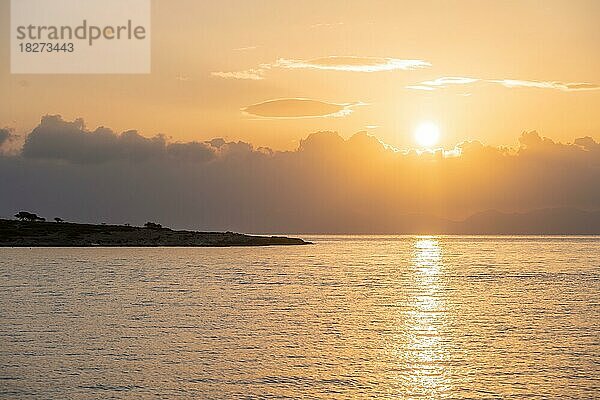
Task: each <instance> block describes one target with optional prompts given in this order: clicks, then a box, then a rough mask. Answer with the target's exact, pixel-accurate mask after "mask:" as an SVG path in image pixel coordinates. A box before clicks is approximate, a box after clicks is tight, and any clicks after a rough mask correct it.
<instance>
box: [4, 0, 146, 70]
mask: <svg viewBox="0 0 600 400" xmlns="http://www.w3.org/2000/svg"><path fill="white" fill-rule="evenodd" d="M10 13H11V19H10V22H11V32H10V46H11V49H10V56H11V59H10V67H11V73H13V74H146V73H150V0H11V10H10Z"/></svg>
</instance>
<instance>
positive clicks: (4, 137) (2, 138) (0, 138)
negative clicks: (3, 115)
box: [0, 128, 12, 147]
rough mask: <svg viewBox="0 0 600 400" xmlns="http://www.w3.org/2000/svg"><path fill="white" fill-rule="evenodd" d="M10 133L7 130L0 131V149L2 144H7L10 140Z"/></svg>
mask: <svg viewBox="0 0 600 400" xmlns="http://www.w3.org/2000/svg"><path fill="white" fill-rule="evenodd" d="M11 136H12V134H11V131H10V130H9V129H7V128H3V129H0V147H2V145H4V143H6V142H8V140H9V139H10V138H11Z"/></svg>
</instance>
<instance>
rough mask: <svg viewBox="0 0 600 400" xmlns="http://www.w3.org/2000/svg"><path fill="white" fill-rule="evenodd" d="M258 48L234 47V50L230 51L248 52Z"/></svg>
mask: <svg viewBox="0 0 600 400" xmlns="http://www.w3.org/2000/svg"><path fill="white" fill-rule="evenodd" d="M257 48H258V46H244V47H236V48H235V49H231V50H233V51H248V50H254V49H257Z"/></svg>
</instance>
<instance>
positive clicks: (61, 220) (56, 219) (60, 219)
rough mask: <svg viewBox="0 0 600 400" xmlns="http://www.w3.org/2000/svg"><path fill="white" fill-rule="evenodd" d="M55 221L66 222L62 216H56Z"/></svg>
mask: <svg viewBox="0 0 600 400" xmlns="http://www.w3.org/2000/svg"><path fill="white" fill-rule="evenodd" d="M54 221H55V222H58V223H61V222H65V220H64V219H62V218H58V217H54Z"/></svg>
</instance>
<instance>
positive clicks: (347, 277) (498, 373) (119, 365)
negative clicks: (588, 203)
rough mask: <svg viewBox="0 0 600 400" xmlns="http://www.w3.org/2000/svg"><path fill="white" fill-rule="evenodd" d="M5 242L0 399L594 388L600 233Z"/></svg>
mask: <svg viewBox="0 0 600 400" xmlns="http://www.w3.org/2000/svg"><path fill="white" fill-rule="evenodd" d="M308 239H311V240H314V241H315V243H316V244H315V245H313V246H305V247H267V248H150V249H148V248H144V249H141V248H88V249H73V248H64V249H59V248H56V249H0V306H1V307H0V365H1V366H0V397H3V398H39V399H51V398H54V399H92V398H94V399H95V398H103V399H104V398H132V399H144V398H165V399H167V398H186V399H187V398H201V399H223V398H299V397H302V398H315V399H333V398H367V397H377V398H526V397H527V398H577V399H584V398H598V397H599V396H600V303H599V302H600V237H587V238H574V237H571V238H569V237H392V236H385V237H383V236H377V237H373V236H371V237H334V236H323V237H316V238H308Z"/></svg>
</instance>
